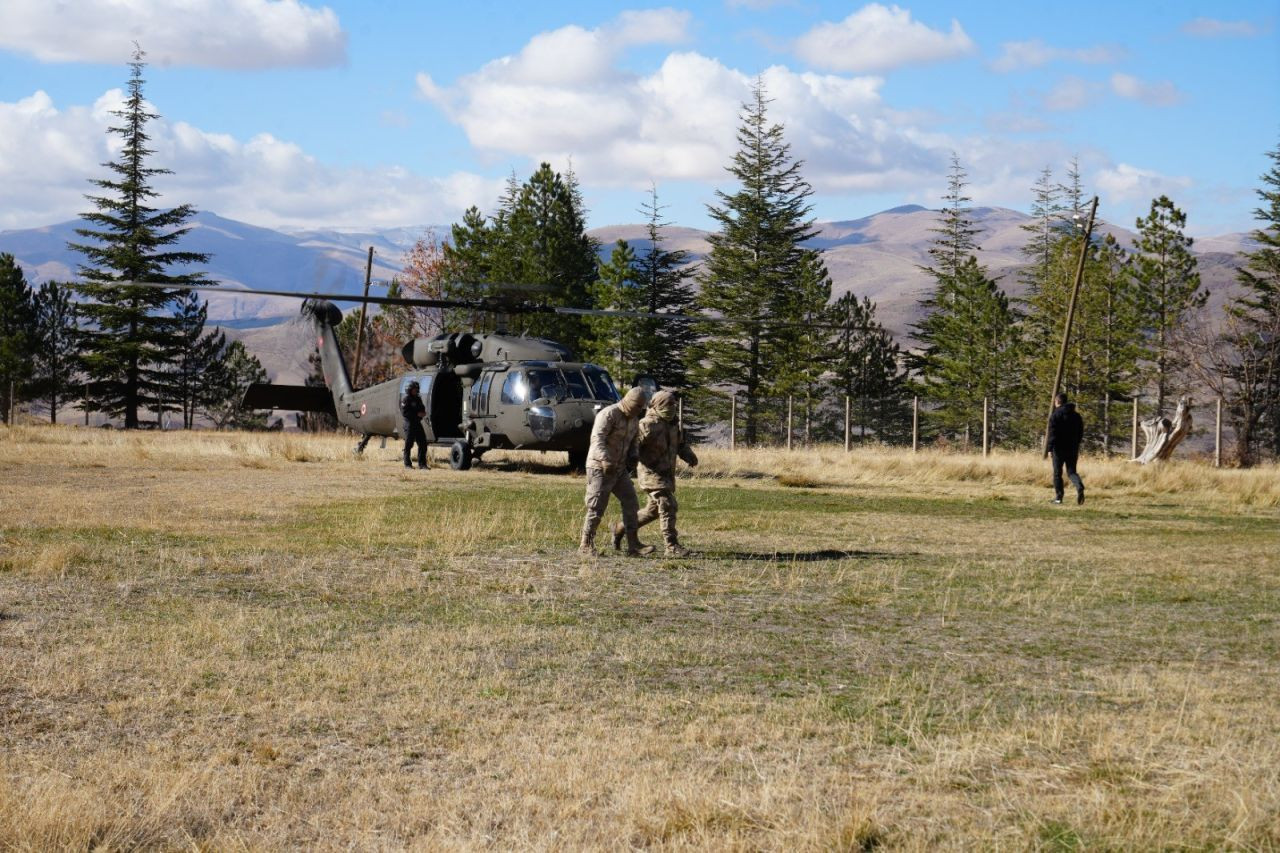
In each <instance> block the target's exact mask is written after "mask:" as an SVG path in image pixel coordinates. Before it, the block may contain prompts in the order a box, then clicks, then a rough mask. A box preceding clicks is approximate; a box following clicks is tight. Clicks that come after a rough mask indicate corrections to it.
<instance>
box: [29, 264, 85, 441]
mask: <svg viewBox="0 0 1280 853" xmlns="http://www.w3.org/2000/svg"><path fill="white" fill-rule="evenodd" d="M35 308H36V313H35V319H36V325H35V331H36V334H35V341H34V346H33V348H32V354H33V356H34V360H33V361H34V368H35V371H34V373H33V375H32V377H31V393H32V399H37V400H40V401H42V402H43V403H44V404H45V405H47V406H48V407H49V422H50V423H54V424H56V423H57V422H58V408H59V407H60V406H62V405H63V404H64V403H65V402H66V401H67V399H68V398H69V397H70V396H72V394H71V391H72V389H73V388H74V384H73V383H74V382H75V371H76V361H77V359H76V357H77V354H78V350H77V349H76V344H77V340H78V335H77V332H78V329H77V327H76V309H75V304H74V303H73V302H72V301H71V290H70V288H68V287H67V286H66V285H61V284H58V283H57V282H55V281H49V282H45V283H44V284H42V285H40V289H39V290H38V291H37V292H36V298H35Z"/></svg>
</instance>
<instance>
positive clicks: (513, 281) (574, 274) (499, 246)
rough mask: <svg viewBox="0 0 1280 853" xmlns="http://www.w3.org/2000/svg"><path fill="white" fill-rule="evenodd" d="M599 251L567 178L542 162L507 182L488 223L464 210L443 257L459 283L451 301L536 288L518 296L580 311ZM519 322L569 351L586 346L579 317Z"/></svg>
mask: <svg viewBox="0 0 1280 853" xmlns="http://www.w3.org/2000/svg"><path fill="white" fill-rule="evenodd" d="M597 248H598V247H597V245H596V242H595V241H594V240H593V239H591V237H589V236H588V235H587V232H586V211H585V209H584V208H583V207H582V203H581V194H580V193H579V192H578V188H577V184H576V180H575V179H574V178H573V176H572V173H570V174H569V176H568V178H567V179H566V178H565V177H563V176H561V175H560V174H558V173H557V172H555V171H553V170H552V168H551V166H550V164H548V163H543V164H542V165H541V166H540V167H539V168H538V170H537V171H536V172H534V174H533V175H532V176H531V177H530V178H529V180H528V181H526V182H525V183H524V184H518V183H517V182H516V180H515V176H514V175H513V176H512V178H511V180H510V181H509V182H508V184H507V189H506V192H505V193H504V194H503V196H502V198H501V199H500V201H499V204H498V210H497V212H496V213H495V214H494V215H493V216H492V217H489V218H487V219H486V218H485V217H484V216H483V215H482V214H481V213H480V211H479V210H478V209H477V208H474V207H473V208H471V209H470V210H468V211H467V213H466V215H465V216H464V217H463V221H462V223H460V224H456V225H454V226H453V229H452V244H451V245H450V246H447V247H445V251H444V253H445V259H446V262H447V264H448V270H449V272H450V275H451V277H452V278H453V280H454V281H455V282H456V284H455V285H454V288H453V294H454V295H457V296H461V297H475V296H480V295H490V294H493V293H495V292H497V293H501V292H502V291H503V289H504V287H506V286H511V285H515V286H516V287H521V286H526V285H528V286H533V287H534V288H537V290H535V291H534V292H533V293H530V294H521V293H517V295H518V296H528V298H530V299H532V300H533V301H535V302H539V303H541V304H544V305H549V306H557V307H575V308H585V307H590V305H591V303H590V297H591V284H592V282H594V281H595V277H596V274H597V271H596V249H597ZM476 319H477V320H478V319H479V318H476ZM521 323H522V324H523V328H524V331H527V332H529V333H531V334H535V335H540V336H543V337H549V338H552V339H554V340H556V341H559V342H560V343H562V344H564V345H565V346H568V347H569V348H570V349H572V350H574V351H580V350H581V349H582V347H583V345H584V344H586V343H587V342H588V338H587V334H586V328H587V327H586V324H585V323H584V322H583V321H582V320H581V318H578V317H573V316H566V315H559V314H541V315H530V316H527V317H524V318H522V319H521Z"/></svg>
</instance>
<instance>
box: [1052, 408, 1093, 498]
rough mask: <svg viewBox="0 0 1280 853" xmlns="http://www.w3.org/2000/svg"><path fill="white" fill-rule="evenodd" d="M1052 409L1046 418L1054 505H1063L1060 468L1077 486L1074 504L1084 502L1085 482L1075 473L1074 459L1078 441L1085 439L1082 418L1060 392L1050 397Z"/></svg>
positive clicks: (1078, 455) (1078, 453)
mask: <svg viewBox="0 0 1280 853" xmlns="http://www.w3.org/2000/svg"><path fill="white" fill-rule="evenodd" d="M1053 403H1054V410H1053V414H1052V415H1050V416H1049V452H1050V453H1052V454H1053V502H1054V503H1056V504H1060V503H1062V492H1063V486H1064V484H1063V482H1062V468H1063V466H1066V469H1067V477H1068V478H1070V480H1071V483H1072V485H1074V486H1075V487H1076V503H1078V504H1082V503H1084V483H1083V482H1082V481H1081V480H1080V475H1079V474H1077V473H1076V460H1077V459H1078V458H1079V457H1080V439H1082V438H1083V437H1084V419H1083V418H1081V417H1080V413H1079V412H1077V411H1076V404H1075V403H1072V402H1070V401H1068V400H1067V395H1066V393H1064V392H1062V391H1059V392H1058V394H1057V396H1055V397H1054V398H1053Z"/></svg>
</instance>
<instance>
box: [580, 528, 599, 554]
mask: <svg viewBox="0 0 1280 853" xmlns="http://www.w3.org/2000/svg"><path fill="white" fill-rule="evenodd" d="M578 553H579V554H585V555H588V556H591V557H594V556H596V527H595V525H594V524H591V523H589V522H588V523H587V524H584V525H582V539H581V540H580V541H579V542H578Z"/></svg>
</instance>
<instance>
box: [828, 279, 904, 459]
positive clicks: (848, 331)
mask: <svg viewBox="0 0 1280 853" xmlns="http://www.w3.org/2000/svg"><path fill="white" fill-rule="evenodd" d="M830 317H831V320H832V322H833V323H834V324H835V326H836V334H835V338H834V340H833V341H832V343H831V350H832V354H833V357H832V360H831V372H832V375H833V386H834V389H835V391H836V393H837V395H838V397H839V398H840V399H844V398H845V397H847V398H849V401H850V404H851V405H850V407H851V409H852V412H851V415H852V422H851V428H854V429H856V435H857V436H858V437H859V439H860V440H862V441H866V439H867V436H868V432H870V434H871V435H872V436H873V437H874V438H875V439H876V440H878V441H881V442H885V443H891V442H896V441H900V440H902V439H903V438H904V437H905V436H906V435H907V434H908V433H907V430H908V428H909V426H910V417H911V414H910V411H909V409H908V407H907V397H908V394H907V384H906V380H907V376H906V373H905V372H904V371H903V370H902V367H901V364H902V351H901V349H900V348H899V346H898V344H897V343H896V342H895V341H894V340H893V335H891V334H889V332H888V330H887V329H885V328H884V326H882V325H880V323H879V322H878V321H877V320H876V305H875V303H874V302H872V301H871V299H870V297H865V296H864V297H863V298H862V301H861V302H859V301H858V297H857V296H855V295H854V294H853V293H846V294H844V295H843V296H841V297H840V298H839V299H837V300H836V301H835V304H834V305H832V306H831V311H830Z"/></svg>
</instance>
